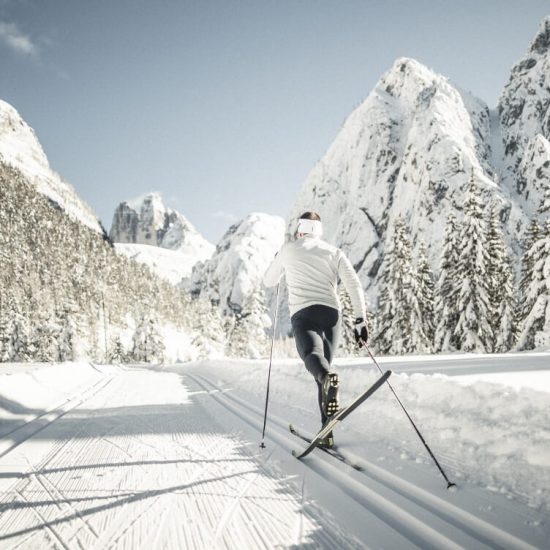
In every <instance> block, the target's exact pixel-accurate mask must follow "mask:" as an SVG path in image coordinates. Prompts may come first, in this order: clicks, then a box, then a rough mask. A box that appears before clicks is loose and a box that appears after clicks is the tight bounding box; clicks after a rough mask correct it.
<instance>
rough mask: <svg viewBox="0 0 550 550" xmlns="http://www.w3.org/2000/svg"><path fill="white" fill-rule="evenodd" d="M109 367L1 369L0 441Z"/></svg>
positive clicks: (62, 365) (33, 365)
mask: <svg viewBox="0 0 550 550" xmlns="http://www.w3.org/2000/svg"><path fill="white" fill-rule="evenodd" d="M110 368H112V367H101V368H99V367H95V366H94V365H93V364H91V363H59V364H57V363H53V364H45V363H42V364H40V363H29V364H26V363H25V364H15V363H12V364H10V365H6V366H2V367H1V368H0V437H2V436H4V435H5V434H7V433H9V432H12V431H13V430H14V429H17V428H19V427H20V426H22V425H24V424H26V423H28V422H30V421H32V420H33V419H34V418H36V417H38V416H40V415H42V414H44V413H45V412H47V411H50V410H52V409H54V408H58V407H60V406H62V405H63V404H64V403H66V402H67V401H68V400H69V399H71V398H72V397H73V396H75V395H78V394H80V393H82V392H83V391H85V390H86V389H88V388H89V387H90V386H92V385H94V384H95V383H97V382H98V381H99V380H101V379H102V378H103V377H104V376H105V372H106V371H108V370H109V369H110Z"/></svg>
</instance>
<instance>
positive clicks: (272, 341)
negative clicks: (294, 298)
mask: <svg viewBox="0 0 550 550" xmlns="http://www.w3.org/2000/svg"><path fill="white" fill-rule="evenodd" d="M280 286H281V283H277V294H276V297H275V317H274V319H273V334H272V335H271V348H270V350H269V370H268V373H267V390H266V393H265V412H264V427H263V429H262V442H261V443H260V447H261V448H262V449H265V443H264V438H265V425H266V423H267V404H268V403H269V382H270V381H271V363H272V360H273V343H274V342H275V329H276V328H277V314H278V312H279V287H280Z"/></svg>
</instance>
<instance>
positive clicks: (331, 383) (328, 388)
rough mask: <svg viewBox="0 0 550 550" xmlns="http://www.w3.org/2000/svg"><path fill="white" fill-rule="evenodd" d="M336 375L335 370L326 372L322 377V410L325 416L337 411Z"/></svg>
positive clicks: (337, 383) (337, 384) (337, 382)
mask: <svg viewBox="0 0 550 550" xmlns="http://www.w3.org/2000/svg"><path fill="white" fill-rule="evenodd" d="M339 385H340V384H339V381H338V375H337V374H336V373H335V372H327V374H325V377H324V378H323V410H324V411H325V415H326V416H327V417H331V416H332V415H333V414H334V413H336V412H338V409H339V408H340V407H339V404H338V386H339Z"/></svg>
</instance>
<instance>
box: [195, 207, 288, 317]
mask: <svg viewBox="0 0 550 550" xmlns="http://www.w3.org/2000/svg"><path fill="white" fill-rule="evenodd" d="M284 233H285V221H284V220H283V218H280V217H278V216H270V215H268V214H261V213H252V214H249V215H248V216H246V218H244V219H243V220H241V221H240V222H238V223H236V224H234V225H232V226H231V227H230V228H229V229H228V230H227V232H226V233H225V235H224V236H223V238H222V239H221V241H220V242H219V243H218V245H217V247H216V251H215V252H214V254H213V256H212V258H211V259H210V260H207V261H206V262H202V263H199V264H197V265H196V266H195V267H194V268H193V274H192V276H191V278H190V280H189V282H188V287H189V288H190V289H191V292H192V293H193V294H194V295H201V296H205V297H207V298H208V299H209V300H211V301H212V302H214V303H217V304H218V305H219V309H220V313H221V314H222V316H227V315H232V314H234V313H239V312H240V311H241V310H242V308H243V306H245V304H246V301H247V299H248V298H250V297H251V296H252V294H253V293H254V292H256V291H258V290H259V289H261V280H262V277H263V275H264V273H265V271H266V269H267V267H268V265H269V263H270V262H271V260H272V259H273V257H274V256H275V254H276V253H277V252H278V251H279V249H280V248H281V246H282V245H283V241H284Z"/></svg>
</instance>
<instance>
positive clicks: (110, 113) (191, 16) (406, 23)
mask: <svg viewBox="0 0 550 550" xmlns="http://www.w3.org/2000/svg"><path fill="white" fill-rule="evenodd" d="M549 14H550V4H549V3H548V1H547V0H540V1H539V0H522V1H519V0H517V1H511V0H477V1H473V0H462V1H461V2H457V1H447V0H433V1H426V0H408V1H407V0H401V1H398V0H385V1H383V0H379V1H374V0H363V1H353V0H342V1H338V0H332V1H328V0H295V1H290V0H288V1H287V0H277V1H275V0H273V1H267V0H256V1H245V0H239V1H237V0H225V1H213V0H202V1H201V0H196V1H193V2H190V1H182V0H180V1H176V0H160V1H158V0H157V1H153V0H151V1H147V2H146V1H143V0H110V1H109V0H93V1H92V0H0V66H1V67H2V76H1V79H0V98H2V99H4V100H5V101H8V102H9V103H11V104H12V105H13V106H14V107H15V108H16V109H17V110H18V111H19V112H20V113H21V115H22V116H23V118H24V119H25V120H26V122H27V123H29V124H30V125H31V126H32V127H33V128H34V129H35V131H36V133H37V135H38V137H39V140H40V142H41V143H42V145H43V147H44V149H45V151H46V154H47V155H48V158H49V159H50V163H51V165H52V167H53V168H54V169H55V170H57V171H58V172H59V173H60V174H61V175H62V176H63V177H64V178H65V179H67V180H68V181H70V182H71V183H72V184H73V186H74V187H75V188H76V190H77V192H78V193H79V195H80V196H81V197H82V198H83V199H84V200H86V201H87V202H88V203H89V204H90V205H91V206H92V207H93V208H94V209H95V210H96V212H97V213H98V215H99V217H100V218H101V220H102V221H103V223H104V225H105V226H106V228H107V229H109V228H110V225H111V220H112V214H113V211H114V208H115V207H116V205H117V204H118V203H119V202H121V201H122V200H125V199H129V198H132V197H135V196H137V195H141V194H143V193H146V192H148V191H158V192H160V193H161V194H162V195H163V197H164V199H165V202H166V203H167V205H168V206H171V207H173V208H176V209H178V210H180V211H181V212H182V213H183V214H185V215H186V216H187V217H188V218H189V219H190V220H191V221H192V222H193V223H194V224H195V225H196V226H197V228H198V229H199V231H201V232H202V233H203V234H204V235H205V236H206V237H207V238H208V239H210V240H211V241H212V242H217V240H218V239H219V238H220V237H221V235H222V234H223V232H224V231H225V230H226V229H227V228H228V227H229V225H230V224H231V223H232V222H233V221H235V220H237V219H240V218H242V217H244V216H245V215H246V214H247V213H249V212H252V211H260V212H268V213H270V214H277V215H281V216H286V214H287V212H288V211H289V210H290V207H291V205H292V203H293V201H294V198H295V196H296V194H297V193H298V191H299V189H300V187H301V185H302V183H303V181H304V180H305V178H306V176H307V174H308V172H309V170H310V169H311V168H312V167H313V165H314V163H315V162H316V161H317V160H318V159H319V158H320V157H321V156H322V155H323V153H324V152H325V150H326V149H327V148H328V146H329V145H330V144H331V143H332V141H333V139H334V138H335V136H336V134H337V132H338V130H339V129H340V127H341V125H342V123H343V121H344V120H345V118H346V117H347V116H348V115H349V114H350V112H351V111H352V110H353V109H354V108H355V107H356V106H357V105H358V104H359V103H360V102H361V101H362V100H363V99H364V98H365V97H366V96H367V95H368V93H369V92H370V91H371V89H372V88H373V87H374V85H375V84H376V82H377V81H378V79H379V78H380V76H381V75H382V74H383V73H384V72H385V71H387V70H388V69H389V68H390V67H391V65H392V64H393V62H394V60H395V59H396V58H397V57H401V56H407V57H413V58H415V59H417V60H419V61H420V62H422V63H424V64H425V65H427V66H428V67H430V68H432V69H434V70H435V71H436V72H439V73H441V74H443V75H445V76H447V77H449V78H451V80H453V81H454V82H456V83H457V84H459V85H460V86H461V87H463V88H465V89H467V90H470V91H471V92H473V93H474V94H475V95H477V96H478V97H481V98H482V99H484V100H485V101H486V102H487V103H488V104H489V106H495V105H496V102H497V99H498V95H499V93H500V91H501V90H502V87H503V86H504V84H505V83H506V81H507V79H508V76H509V71H510V68H511V67H512V65H513V64H514V62H516V61H517V60H518V59H519V58H521V57H522V56H523V55H524V54H525V52H526V50H527V48H528V46H529V44H530V41H531V40H532V38H533V37H534V35H535V33H536V32H537V29H538V25H539V23H540V22H541V20H542V19H543V17H545V16H546V15H549Z"/></svg>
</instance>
